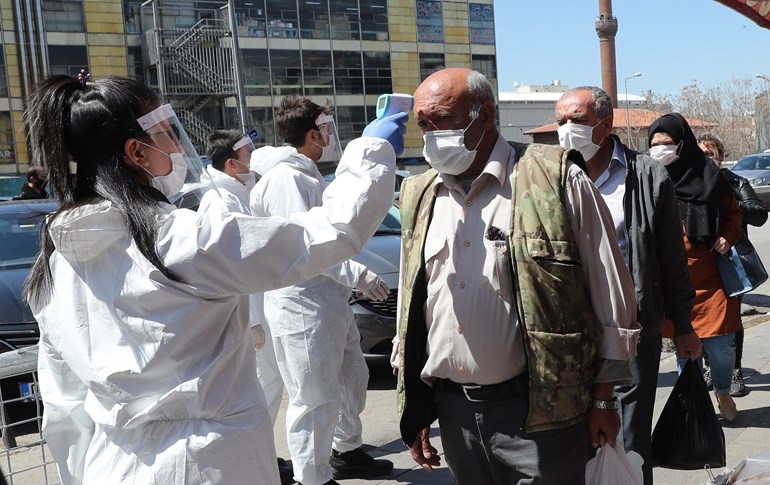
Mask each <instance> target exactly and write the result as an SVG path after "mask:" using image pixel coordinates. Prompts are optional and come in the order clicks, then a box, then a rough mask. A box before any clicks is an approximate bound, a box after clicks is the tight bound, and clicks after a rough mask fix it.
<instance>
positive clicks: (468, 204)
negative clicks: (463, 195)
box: [465, 200, 473, 207]
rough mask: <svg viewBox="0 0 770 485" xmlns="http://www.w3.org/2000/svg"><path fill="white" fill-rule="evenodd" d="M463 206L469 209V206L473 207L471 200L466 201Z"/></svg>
mask: <svg viewBox="0 0 770 485" xmlns="http://www.w3.org/2000/svg"><path fill="white" fill-rule="evenodd" d="M465 205H467V206H468V207H470V206H472V205H473V201H472V200H466V201H465Z"/></svg>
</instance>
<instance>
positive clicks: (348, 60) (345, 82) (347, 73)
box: [334, 51, 364, 94]
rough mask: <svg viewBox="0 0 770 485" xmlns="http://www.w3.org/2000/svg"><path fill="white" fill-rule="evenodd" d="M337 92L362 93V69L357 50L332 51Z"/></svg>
mask: <svg viewBox="0 0 770 485" xmlns="http://www.w3.org/2000/svg"><path fill="white" fill-rule="evenodd" d="M334 80H335V82H336V83H337V94H364V69H363V64H362V63H361V52H359V51H334Z"/></svg>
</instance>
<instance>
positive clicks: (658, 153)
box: [650, 145, 679, 166]
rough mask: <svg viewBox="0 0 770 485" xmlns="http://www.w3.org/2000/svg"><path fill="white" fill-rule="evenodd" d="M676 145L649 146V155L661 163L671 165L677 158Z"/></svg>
mask: <svg viewBox="0 0 770 485" xmlns="http://www.w3.org/2000/svg"><path fill="white" fill-rule="evenodd" d="M676 149H677V145H656V146H654V147H650V157H652V159H654V160H657V161H658V162H660V164H661V165H663V166H666V165H671V164H672V163H674V162H676V161H677V160H679V155H677V154H676Z"/></svg>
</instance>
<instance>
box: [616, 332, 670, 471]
mask: <svg viewBox="0 0 770 485" xmlns="http://www.w3.org/2000/svg"><path fill="white" fill-rule="evenodd" d="M661 346H662V339H661V336H660V334H657V335H645V336H643V337H642V338H640V339H639V343H638V344H637V346H636V350H637V353H636V357H634V358H632V359H631V361H630V364H631V375H632V376H633V381H632V382H631V385H630V386H619V387H616V388H615V394H617V396H618V398H619V399H620V406H621V407H620V409H621V411H620V418H621V423H622V430H623V442H624V444H625V448H626V451H630V450H633V451H635V452H637V453H639V455H641V457H642V458H643V459H644V464H643V465H642V471H643V472H644V484H645V485H652V464H651V463H650V461H651V456H652V453H651V446H652V413H653V409H654V407H655V392H656V391H657V388H658V370H659V369H660V352H661Z"/></svg>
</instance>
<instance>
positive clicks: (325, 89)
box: [302, 51, 334, 96]
mask: <svg viewBox="0 0 770 485" xmlns="http://www.w3.org/2000/svg"><path fill="white" fill-rule="evenodd" d="M302 65H303V66H304V69H303V72H304V86H305V94H306V95H307V96H312V95H315V94H334V80H333V79H332V53H331V52H329V51H302Z"/></svg>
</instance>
